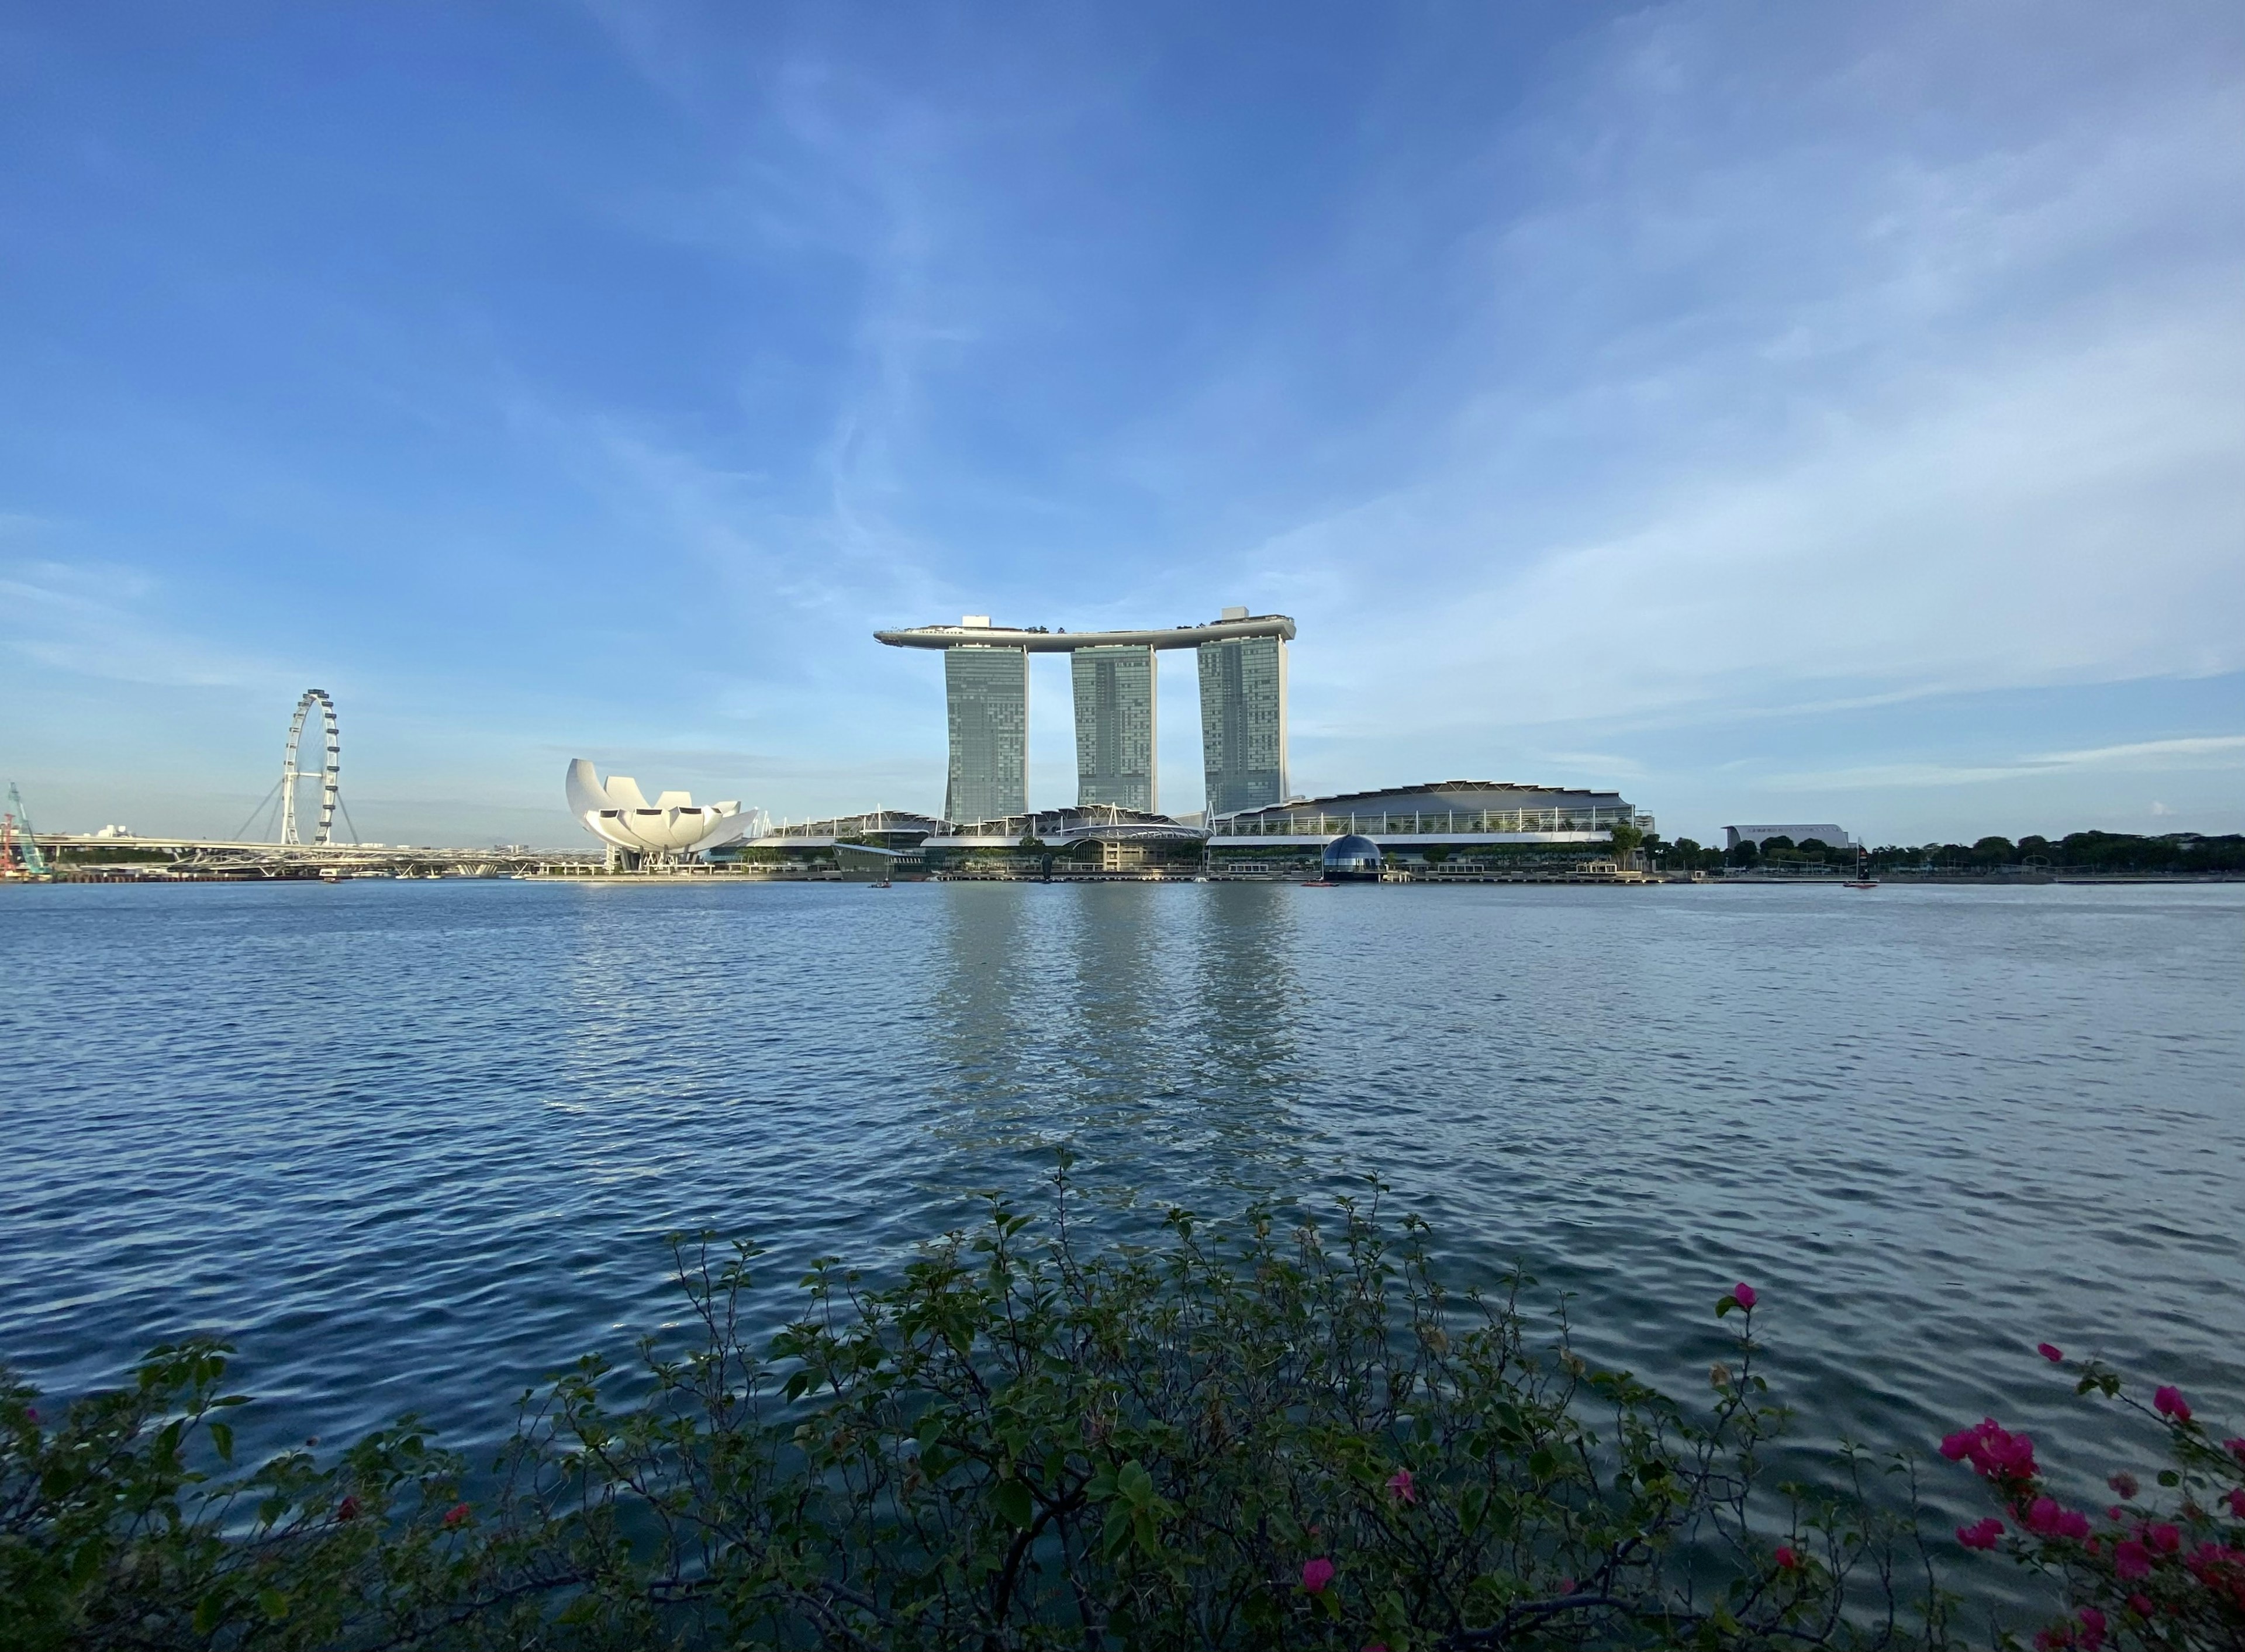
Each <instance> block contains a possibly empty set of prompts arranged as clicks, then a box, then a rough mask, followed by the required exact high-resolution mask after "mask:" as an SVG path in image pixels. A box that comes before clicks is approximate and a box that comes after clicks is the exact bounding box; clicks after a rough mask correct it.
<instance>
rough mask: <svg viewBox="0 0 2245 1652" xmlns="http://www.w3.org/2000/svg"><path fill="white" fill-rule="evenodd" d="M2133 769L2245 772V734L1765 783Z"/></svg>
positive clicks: (1850, 786)
mask: <svg viewBox="0 0 2245 1652" xmlns="http://www.w3.org/2000/svg"><path fill="white" fill-rule="evenodd" d="M2088 768H2128V769H2137V770H2142V771H2144V772H2147V773H2153V774H2165V773H2169V772H2173V771H2175V770H2181V769H2203V768H2245V735H2194V736H2191V737H2187V738H2184V739H2177V740H2145V741H2132V742H2130V743H2128V744H2126V745H2120V746H2098V747H2093V748H2089V749H2086V750H2083V751H2064V752H2052V753H2050V754H2048V755H2043V756H2029V757H2018V758H2014V759H2012V760H2011V761H2010V762H2000V763H1977V764H1967V763H1930V762H1921V763H1880V764H1872V765H1869V766H1865V767H1861V768H1837V769H1826V770H1821V771H1818V772H1815V773H1808V774H1796V775H1780V776H1777V777H1774V778H1772V779H1768V780H1765V781H1763V782H1761V784H1763V785H1764V786H1767V788H1769V789H1772V790H1774V791H1787V792H1802V791H1862V790H1867V789H1889V788H1891V789H1909V790H1915V789H1920V788H1923V787H1929V786H1973V785H1982V784H1985V783H1988V782H1996V781H2016V780H2021V779H2025V778H2029V777H2031V776H2034V775H2055V774H2061V773H2064V772H2065V771H2068V770H2073V769H2088Z"/></svg>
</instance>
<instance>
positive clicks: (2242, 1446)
mask: <svg viewBox="0 0 2245 1652" xmlns="http://www.w3.org/2000/svg"><path fill="white" fill-rule="evenodd" d="M31 1415H32V1416H33V1417H34V1418H37V1416H38V1413H37V1412H32V1413H31ZM2221 1449H2222V1450H2223V1451H2225V1452H2228V1453H2229V1454H2230V1455H2231V1456H2232V1457H2234V1458H2235V1459H2237V1466H2239V1467H2240V1468H2245V1434H2241V1435H2239V1436H2238V1437H2237V1438H2236V1439H2225V1440H2223V1441H2222V1442H2221Z"/></svg>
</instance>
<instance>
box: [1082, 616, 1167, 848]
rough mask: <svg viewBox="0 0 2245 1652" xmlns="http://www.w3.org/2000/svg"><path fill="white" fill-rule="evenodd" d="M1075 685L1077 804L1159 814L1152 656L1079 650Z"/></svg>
mask: <svg viewBox="0 0 2245 1652" xmlns="http://www.w3.org/2000/svg"><path fill="white" fill-rule="evenodd" d="M1068 669H1069V672H1070V674H1071V675H1072V676H1073V677H1074V678H1075V801H1076V803H1077V804H1078V806H1079V807H1081V806H1083V805H1087V804H1091V803H1119V804H1120V805H1122V807H1123V808H1124V809H1142V810H1143V811H1144V812H1145V813H1147V814H1149V815H1152V814H1158V813H1159V812H1160V806H1159V805H1158V804H1157V803H1156V801H1155V799H1156V796H1158V788H1157V786H1156V781H1155V774H1154V748H1155V707H1154V651H1153V650H1152V649H1151V648H1143V647H1118V648H1078V649H1077V650H1075V653H1072V654H1071V655H1070V656H1069V657H1068Z"/></svg>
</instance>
